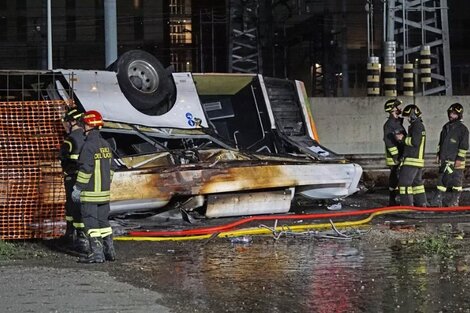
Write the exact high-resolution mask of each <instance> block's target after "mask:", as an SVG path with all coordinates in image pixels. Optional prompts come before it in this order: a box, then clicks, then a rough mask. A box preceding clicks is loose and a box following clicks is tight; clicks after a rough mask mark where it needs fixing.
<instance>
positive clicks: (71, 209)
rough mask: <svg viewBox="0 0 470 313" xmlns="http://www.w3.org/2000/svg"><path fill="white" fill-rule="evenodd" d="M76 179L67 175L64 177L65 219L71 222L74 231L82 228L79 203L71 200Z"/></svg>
mask: <svg viewBox="0 0 470 313" xmlns="http://www.w3.org/2000/svg"><path fill="white" fill-rule="evenodd" d="M76 179H77V177H76V176H72V175H67V176H65V177H64V186H65V219H66V220H67V222H71V223H72V224H73V226H74V227H75V228H76V229H80V228H83V227H84V225H83V220H82V213H81V209H80V203H77V202H74V201H73V200H72V191H73V186H74V185H75V182H76Z"/></svg>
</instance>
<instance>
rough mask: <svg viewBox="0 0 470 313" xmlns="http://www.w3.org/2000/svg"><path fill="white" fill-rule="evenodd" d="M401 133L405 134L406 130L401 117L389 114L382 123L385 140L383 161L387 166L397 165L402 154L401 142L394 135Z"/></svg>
mask: <svg viewBox="0 0 470 313" xmlns="http://www.w3.org/2000/svg"><path fill="white" fill-rule="evenodd" d="M398 133H401V134H403V135H405V136H406V130H405V128H404V127H403V119H402V118H395V117H393V116H391V115H390V117H389V118H388V119H387V121H386V122H385V124H384V138H383V140H384V142H385V162H386V164H387V166H395V165H398V163H399V160H400V159H401V157H402V155H403V143H402V142H399V141H398V140H397V139H396V138H395V135H396V134H398Z"/></svg>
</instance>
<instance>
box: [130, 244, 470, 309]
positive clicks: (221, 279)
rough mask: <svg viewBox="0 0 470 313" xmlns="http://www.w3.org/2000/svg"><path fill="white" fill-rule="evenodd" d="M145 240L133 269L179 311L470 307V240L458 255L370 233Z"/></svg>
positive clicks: (144, 282)
mask: <svg viewBox="0 0 470 313" xmlns="http://www.w3.org/2000/svg"><path fill="white" fill-rule="evenodd" d="M127 244H131V243H123V245H127ZM133 245H135V243H133ZM140 245H143V247H146V248H145V249H146V251H148V253H147V254H144V255H143V256H142V257H140V258H136V259H132V260H129V261H128V264H127V265H128V272H129V273H132V275H133V281H140V282H141V283H142V284H143V285H144V286H146V287H150V288H153V289H155V290H157V291H159V292H162V293H164V294H166V295H167V299H168V303H169V304H170V306H172V307H175V308H176V309H175V311H176V312H188V308H191V310H190V311H204V312H319V313H323V312H470V303H469V301H470V297H469V296H470V290H469V281H470V280H469V279H468V278H469V277H468V273H469V260H470V257H469V256H468V251H469V250H468V247H469V244H468V242H467V241H466V240H463V241H462V247H461V248H460V249H459V250H458V251H456V253H455V257H454V258H443V257H441V256H439V255H437V256H436V255H428V254H425V253H422V252H420V251H419V250H413V249H408V248H407V247H400V246H396V245H392V244H390V245H377V244H370V243H369V242H368V241H365V240H353V241H333V240H329V241H319V240H315V239H312V238H310V239H306V238H295V239H282V240H280V241H277V242H273V241H272V239H269V238H259V237H258V238H255V240H254V241H253V242H252V243H251V244H249V245H238V244H235V245H234V244H231V243H230V242H228V241H222V240H221V241H213V242H210V243H208V244H201V243H196V244H195V243H194V242H191V243H178V244H171V249H168V248H167V246H165V245H164V244H160V243H140ZM167 245H170V244H167ZM155 251H157V252H155ZM129 273H127V274H129ZM123 276H125V275H123Z"/></svg>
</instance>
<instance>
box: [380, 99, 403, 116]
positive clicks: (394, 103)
mask: <svg viewBox="0 0 470 313" xmlns="http://www.w3.org/2000/svg"><path fill="white" fill-rule="evenodd" d="M401 104H402V102H401V101H400V100H398V99H390V100H387V101H386V102H385V105H384V110H385V112H388V113H390V112H392V111H393V109H394V108H398V107H399V106H400V105H401Z"/></svg>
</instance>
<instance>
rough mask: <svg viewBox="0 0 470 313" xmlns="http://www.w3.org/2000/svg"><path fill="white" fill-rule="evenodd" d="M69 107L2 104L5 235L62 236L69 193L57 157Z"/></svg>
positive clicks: (0, 229)
mask: <svg viewBox="0 0 470 313" xmlns="http://www.w3.org/2000/svg"><path fill="white" fill-rule="evenodd" d="M65 105H66V103H65V102H64V101H19V102H0V239H32V238H55V237H59V236H61V235H62V234H63V231H64V229H65V216H64V203H65V191H64V188H63V175H62V171H61V168H60V163H59V161H58V159H57V156H58V149H59V147H60V144H61V143H62V141H63V138H64V135H65V130H64V128H63V126H62V123H61V116H62V112H63V110H64V108H65Z"/></svg>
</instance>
